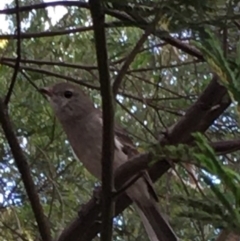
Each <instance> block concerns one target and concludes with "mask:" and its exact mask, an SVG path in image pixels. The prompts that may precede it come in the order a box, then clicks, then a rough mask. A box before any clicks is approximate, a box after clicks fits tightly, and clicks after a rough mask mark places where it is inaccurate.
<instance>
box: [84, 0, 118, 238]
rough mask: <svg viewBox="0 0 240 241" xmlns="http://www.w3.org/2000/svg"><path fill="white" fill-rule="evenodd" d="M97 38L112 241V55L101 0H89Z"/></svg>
mask: <svg viewBox="0 0 240 241" xmlns="http://www.w3.org/2000/svg"><path fill="white" fill-rule="evenodd" d="M89 5H90V10H91V15H92V20H93V26H94V38H95V46H96V52H97V62H98V70H99V80H100V86H101V88H100V91H101V95H102V110H103V143H102V160H101V162H102V194H103V195H102V231H101V241H111V240H112V226H113V223H112V217H113V200H112V190H113V158H114V106H113V96H112V89H111V80H110V76H109V68H108V56H107V47H106V36H105V28H104V21H105V16H104V13H103V10H102V6H101V1H100V0H89Z"/></svg>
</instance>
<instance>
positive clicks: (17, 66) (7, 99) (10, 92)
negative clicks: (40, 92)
mask: <svg viewBox="0 0 240 241" xmlns="http://www.w3.org/2000/svg"><path fill="white" fill-rule="evenodd" d="M15 3H16V9H17V11H16V20H17V21H16V22H17V58H16V62H15V67H14V72H13V76H12V81H11V84H10V87H9V90H8V93H7V95H6V98H5V100H4V103H5V105H7V104H8V102H9V101H10V98H11V94H12V91H13V88H14V85H15V82H16V80H17V74H18V70H19V66H20V60H21V20H20V14H19V11H18V10H19V3H18V0H15Z"/></svg>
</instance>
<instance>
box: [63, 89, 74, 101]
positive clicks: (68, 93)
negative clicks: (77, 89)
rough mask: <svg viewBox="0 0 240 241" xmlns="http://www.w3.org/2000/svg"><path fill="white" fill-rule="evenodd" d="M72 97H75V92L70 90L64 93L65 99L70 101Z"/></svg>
mask: <svg viewBox="0 0 240 241" xmlns="http://www.w3.org/2000/svg"><path fill="white" fill-rule="evenodd" d="M72 95H73V92H72V91H70V90H66V91H65V92H64V96H65V98H67V99H70V98H71V97H72Z"/></svg>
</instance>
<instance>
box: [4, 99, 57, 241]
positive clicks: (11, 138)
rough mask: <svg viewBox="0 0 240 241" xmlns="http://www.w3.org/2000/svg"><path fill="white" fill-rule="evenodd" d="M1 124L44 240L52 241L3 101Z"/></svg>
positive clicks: (28, 169)
mask: <svg viewBox="0 0 240 241" xmlns="http://www.w3.org/2000/svg"><path fill="white" fill-rule="evenodd" d="M0 123H1V126H2V128H3V131H4V133H5V136H6V139H7V141H8V143H9V146H10V148H11V151H12V154H13V157H14V159H15V162H16V165H17V167H18V170H19V172H20V174H21V177H22V181H23V183H24V186H25V189H26V192H27V195H28V198H29V200H30V203H31V206H32V210H33V212H34V215H35V219H36V221H37V225H38V229H39V232H40V235H41V237H42V240H44V241H51V240H52V239H51V232H50V228H49V226H48V223H47V220H46V218H45V216H44V213H43V208H42V206H41V204H40V200H39V197H38V194H37V191H36V188H35V185H34V182H33V179H32V177H31V170H30V168H29V166H28V163H27V160H26V158H25V156H24V154H23V152H22V150H21V147H20V145H19V143H18V140H17V137H16V135H15V133H14V131H13V128H12V124H11V121H10V118H9V115H8V110H7V107H6V105H4V103H3V101H2V100H0Z"/></svg>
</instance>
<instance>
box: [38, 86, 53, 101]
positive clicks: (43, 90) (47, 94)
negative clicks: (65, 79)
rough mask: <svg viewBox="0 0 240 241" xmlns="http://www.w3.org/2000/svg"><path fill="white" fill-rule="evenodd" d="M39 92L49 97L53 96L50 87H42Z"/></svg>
mask: <svg viewBox="0 0 240 241" xmlns="http://www.w3.org/2000/svg"><path fill="white" fill-rule="evenodd" d="M39 92H40V93H42V94H43V95H44V96H46V97H47V98H48V99H49V98H51V97H52V95H53V93H52V90H51V89H50V88H48V87H44V88H40V89H39Z"/></svg>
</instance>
